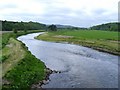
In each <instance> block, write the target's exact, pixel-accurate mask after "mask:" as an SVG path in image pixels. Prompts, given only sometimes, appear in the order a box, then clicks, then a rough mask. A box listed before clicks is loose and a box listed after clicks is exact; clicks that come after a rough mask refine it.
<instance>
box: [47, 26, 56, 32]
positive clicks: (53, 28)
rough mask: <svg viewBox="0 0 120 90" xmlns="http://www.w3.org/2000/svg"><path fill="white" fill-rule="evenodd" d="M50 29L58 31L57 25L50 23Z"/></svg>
mask: <svg viewBox="0 0 120 90" xmlns="http://www.w3.org/2000/svg"><path fill="white" fill-rule="evenodd" d="M48 31H57V27H56V25H53V24H52V25H50V26H48Z"/></svg>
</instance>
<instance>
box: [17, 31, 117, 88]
mask: <svg viewBox="0 0 120 90" xmlns="http://www.w3.org/2000/svg"><path fill="white" fill-rule="evenodd" d="M39 34H43V32H42V33H32V34H28V35H23V36H20V37H18V40H20V41H22V42H23V43H24V44H25V45H26V46H27V47H28V50H29V51H30V52H31V53H32V54H33V55H35V56H36V57H37V58H38V59H40V60H41V61H43V62H44V63H45V65H46V66H47V67H48V68H50V69H52V70H56V71H61V73H54V74H51V75H50V80H49V83H47V84H46V85H43V86H42V87H43V88H118V56H115V55H111V54H108V53H103V52H99V51H97V50H93V49H91V48H87V47H83V46H79V45H74V44H65V43H54V42H46V41H42V40H36V39H34V37H36V36H38V35H39Z"/></svg>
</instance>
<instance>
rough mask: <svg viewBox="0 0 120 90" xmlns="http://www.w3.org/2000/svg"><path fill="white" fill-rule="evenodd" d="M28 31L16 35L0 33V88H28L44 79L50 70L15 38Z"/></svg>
mask: <svg viewBox="0 0 120 90" xmlns="http://www.w3.org/2000/svg"><path fill="white" fill-rule="evenodd" d="M35 32H39V31H35ZM28 33H33V32H28ZM28 33H24V32H19V33H17V35H15V34H14V33H4V34H3V35H2V37H3V39H2V40H3V42H2V44H3V45H4V47H2V48H1V50H2V51H1V53H2V54H1V55H2V56H1V62H2V63H1V64H0V65H1V66H2V73H1V76H2V81H3V82H2V89H6V88H7V89H9V88H11V89H20V88H26V89H30V88H31V87H32V85H33V84H35V83H38V82H39V81H43V80H46V78H47V77H48V75H49V74H50V72H51V71H50V70H49V69H48V68H47V67H46V66H45V64H44V63H43V62H42V61H40V60H39V59H37V58H36V57H35V56H33V55H32V54H31V52H29V51H28V49H27V47H26V46H25V45H24V44H23V43H22V42H20V41H18V40H17V39H16V37H18V36H20V35H24V34H28ZM4 57H5V58H4Z"/></svg>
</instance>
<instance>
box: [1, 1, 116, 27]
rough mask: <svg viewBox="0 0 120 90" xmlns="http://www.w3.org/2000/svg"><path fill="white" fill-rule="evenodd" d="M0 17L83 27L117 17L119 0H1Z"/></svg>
mask: <svg viewBox="0 0 120 90" xmlns="http://www.w3.org/2000/svg"><path fill="white" fill-rule="evenodd" d="M0 19H1V20H13V21H37V22H43V23H46V24H52V23H53V24H68V25H75V26H82V27H89V26H91V25H95V24H99V23H106V22H112V21H117V20H118V0H1V3H0Z"/></svg>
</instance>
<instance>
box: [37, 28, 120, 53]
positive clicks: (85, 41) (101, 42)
mask: <svg viewBox="0 0 120 90" xmlns="http://www.w3.org/2000/svg"><path fill="white" fill-rule="evenodd" d="M36 39H40V40H45V41H53V42H68V43H73V44H78V45H83V46H86V47H90V48H93V49H97V50H100V51H103V52H108V53H111V54H115V55H120V53H119V52H120V51H119V49H118V45H119V43H120V42H119V41H118V32H110V31H97V30H89V31H88V30H79V31H74V30H73V31H69V30H67V31H57V32H47V33H45V34H43V35H39V36H37V37H36Z"/></svg>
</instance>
